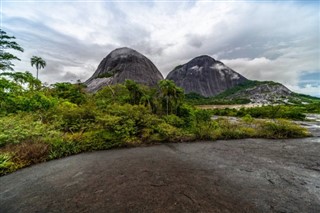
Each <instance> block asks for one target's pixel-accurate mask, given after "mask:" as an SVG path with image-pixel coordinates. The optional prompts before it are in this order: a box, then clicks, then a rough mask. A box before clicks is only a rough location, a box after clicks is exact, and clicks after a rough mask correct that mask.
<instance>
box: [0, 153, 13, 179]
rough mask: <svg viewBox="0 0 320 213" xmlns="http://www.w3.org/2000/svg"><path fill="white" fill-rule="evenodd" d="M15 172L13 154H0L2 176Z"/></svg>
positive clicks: (0, 172) (0, 173)
mask: <svg viewBox="0 0 320 213" xmlns="http://www.w3.org/2000/svg"><path fill="white" fill-rule="evenodd" d="M14 170H15V167H14V163H13V162H12V154H11V153H8V152H4V153H0V176H2V175H5V174H7V173H9V172H13V171H14Z"/></svg>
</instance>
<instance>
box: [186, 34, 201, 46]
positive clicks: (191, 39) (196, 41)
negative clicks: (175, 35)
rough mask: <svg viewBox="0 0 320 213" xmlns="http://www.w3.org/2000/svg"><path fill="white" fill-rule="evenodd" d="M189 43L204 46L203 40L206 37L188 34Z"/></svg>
mask: <svg viewBox="0 0 320 213" xmlns="http://www.w3.org/2000/svg"><path fill="white" fill-rule="evenodd" d="M186 38H187V43H188V44H189V45H190V46H192V47H195V48H200V47H201V46H202V40H203V39H204V38H203V37H202V36H198V35H190V34H188V35H186Z"/></svg>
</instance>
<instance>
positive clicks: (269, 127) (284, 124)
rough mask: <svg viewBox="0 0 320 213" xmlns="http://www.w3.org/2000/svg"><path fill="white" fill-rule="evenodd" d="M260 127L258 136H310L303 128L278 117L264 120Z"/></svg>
mask: <svg viewBox="0 0 320 213" xmlns="http://www.w3.org/2000/svg"><path fill="white" fill-rule="evenodd" d="M260 128H261V134H260V136H262V137H265V138H300V137H308V136H310V134H309V133H308V132H307V130H306V129H305V128H303V127H301V126H299V125H297V124H294V123H291V122H289V121H287V120H283V119H278V120H276V121H274V122H272V121H267V122H264V123H262V125H261V127H260Z"/></svg>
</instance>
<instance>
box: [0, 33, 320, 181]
mask: <svg viewBox="0 0 320 213" xmlns="http://www.w3.org/2000/svg"><path fill="white" fill-rule="evenodd" d="M10 38H11V37H10ZM184 98H185V97H184V93H183V90H182V89H181V88H179V87H177V86H176V85H175V84H174V83H173V82H172V81H170V80H162V81H160V82H159V83H158V86H157V87H154V88H149V87H146V86H143V85H139V84H137V83H135V82H134V81H131V80H127V81H126V82H125V83H124V84H118V85H112V86H111V85H109V86H106V87H104V88H103V89H102V90H100V91H99V92H97V93H96V94H89V93H87V92H85V86H84V85H82V84H81V83H77V84H70V83H56V84H54V85H51V86H50V87H46V86H44V85H42V83H41V81H39V80H38V79H37V78H34V77H33V76H32V75H31V73H29V72H12V73H11V72H4V73H1V74H0V175H4V174H7V173H10V172H13V171H16V170H18V169H20V168H23V167H26V166H29V165H32V164H35V163H39V162H44V161H47V160H51V159H56V158H60V157H64V156H69V155H72V154H76V153H80V152H85V151H93V150H103V149H110V148H113V147H128V146H138V145H140V144H150V143H160V142H180V141H193V140H199V139H200V140H216V139H237V138H246V137H265V138H290V137H305V136H308V135H309V134H308V133H307V132H306V130H305V129H304V128H301V127H299V126H297V125H295V124H292V123H291V122H288V121H285V120H265V121H255V120H254V119H253V118H252V117H255V116H252V114H253V113H247V112H243V115H241V117H243V118H242V119H241V120H239V121H237V122H230V121H228V120H227V119H222V118H220V119H217V120H212V118H211V116H212V113H213V112H212V111H208V110H200V109H196V108H194V107H192V106H191V105H188V104H187V103H186V101H185V100H184ZM312 109H313V110H318V109H319V108H316V106H315V108H312ZM278 111H279V110H277V113H278ZM239 116H240V114H239ZM276 117H279V116H274V118H276Z"/></svg>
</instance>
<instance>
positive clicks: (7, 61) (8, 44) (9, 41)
mask: <svg viewBox="0 0 320 213" xmlns="http://www.w3.org/2000/svg"><path fill="white" fill-rule="evenodd" d="M14 39H16V38H15V37H14V36H9V35H7V33H6V32H5V31H3V30H2V29H0V70H1V71H5V70H10V71H13V66H14V64H13V63H12V60H19V61H20V59H19V58H18V57H17V56H15V55H13V54H12V53H10V52H8V51H7V50H10V49H11V50H17V51H20V52H23V48H22V47H20V45H19V44H18V43H17V42H15V41H14Z"/></svg>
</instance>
